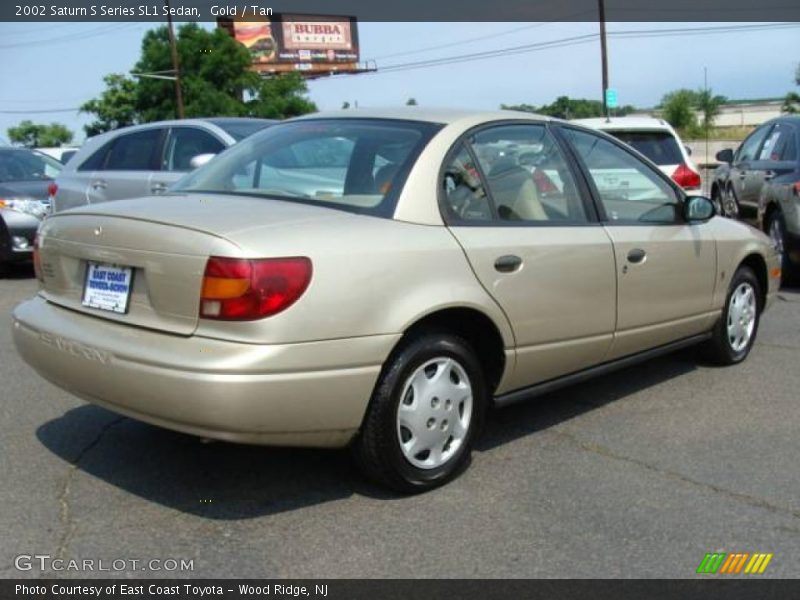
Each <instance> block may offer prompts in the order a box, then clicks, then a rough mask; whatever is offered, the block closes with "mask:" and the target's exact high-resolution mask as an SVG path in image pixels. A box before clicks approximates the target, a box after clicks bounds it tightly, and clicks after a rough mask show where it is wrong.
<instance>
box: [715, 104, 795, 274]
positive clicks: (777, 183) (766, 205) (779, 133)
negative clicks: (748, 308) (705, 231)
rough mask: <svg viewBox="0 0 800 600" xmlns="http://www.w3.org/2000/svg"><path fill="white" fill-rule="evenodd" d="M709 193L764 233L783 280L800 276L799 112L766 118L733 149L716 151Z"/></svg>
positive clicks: (732, 214) (728, 212) (729, 212)
mask: <svg viewBox="0 0 800 600" xmlns="http://www.w3.org/2000/svg"><path fill="white" fill-rule="evenodd" d="M717 160H718V161H720V162H721V163H722V165H721V166H720V167H718V168H717V170H716V171H715V173H714V181H713V183H712V186H711V195H712V198H713V199H714V201H715V203H717V204H718V205H719V206H720V209H721V212H722V214H724V215H725V216H728V217H731V218H740V219H742V220H744V221H746V222H748V223H750V224H752V225H754V226H755V227H757V228H758V229H760V230H761V231H764V232H765V233H767V234H768V235H769V236H770V238H772V242H773V244H774V245H775V247H776V249H777V250H778V252H779V253H780V255H781V257H782V268H783V273H784V280H786V281H789V280H791V281H797V280H798V278H800V116H785V117H780V118H777V119H773V120H772V121H768V122H766V123H764V124H763V125H761V126H760V127H758V128H757V129H756V130H755V131H753V132H752V133H751V134H750V135H749V136H748V137H747V138H746V139H745V140H744V141H743V142H742V143H741V144H740V145H739V147H738V148H737V149H736V150H735V151H734V150H732V149H726V150H722V151H721V152H719V153H717Z"/></svg>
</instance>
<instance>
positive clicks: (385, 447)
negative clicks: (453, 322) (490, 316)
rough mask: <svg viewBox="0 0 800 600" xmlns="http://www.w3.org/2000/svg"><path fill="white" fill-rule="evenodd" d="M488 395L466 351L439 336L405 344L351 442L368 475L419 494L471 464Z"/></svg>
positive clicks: (384, 373) (464, 344)
mask: <svg viewBox="0 0 800 600" xmlns="http://www.w3.org/2000/svg"><path fill="white" fill-rule="evenodd" d="M487 404H488V391H487V387H486V383H485V379H484V375H483V371H482V369H481V366H480V364H479V362H478V359H477V357H476V355H475V352H474V351H473V350H472V348H471V347H470V345H469V344H468V343H467V342H466V341H465V340H464V339H462V338H460V337H458V336H455V335H452V334H450V333H444V332H428V333H424V334H421V335H416V336H414V337H412V338H409V339H408V340H407V341H406V342H405V343H403V345H402V346H401V347H400V348H398V349H397V350H396V351H395V352H393V353H392V355H391V356H390V358H389V359H388V360H387V362H386V364H385V365H384V368H383V371H382V372H381V375H380V378H379V380H378V383H377V385H376V387H375V391H374V392H373V395H372V399H371V400H370V404H369V407H368V409H367V414H366V416H365V417H364V422H363V423H362V427H361V431H360V432H359V434H358V436H357V437H356V439H355V440H354V442H353V447H352V450H353V454H354V457H355V459H356V462H357V463H358V465H359V466H360V467H361V469H362V471H363V472H364V474H365V475H367V477H369V478H370V479H372V480H373V481H375V482H377V483H380V484H382V485H385V486H388V487H390V488H392V489H394V490H397V491H399V492H404V493H418V492H424V491H427V490H429V489H433V488H435V487H437V486H440V485H442V484H444V483H446V482H448V481H450V480H451V479H452V478H453V477H455V476H456V475H458V474H459V473H460V472H461V471H463V469H464V468H465V467H466V466H467V465H468V464H469V459H470V450H471V446H472V442H473V440H474V439H475V437H476V435H477V433H478V431H479V430H480V428H481V425H482V423H483V419H484V415H485V411H486V406H487Z"/></svg>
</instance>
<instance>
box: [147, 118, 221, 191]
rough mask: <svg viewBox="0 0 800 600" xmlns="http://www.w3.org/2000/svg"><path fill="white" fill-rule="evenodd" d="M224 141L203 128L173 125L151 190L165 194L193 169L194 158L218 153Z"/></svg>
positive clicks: (154, 173)
mask: <svg viewBox="0 0 800 600" xmlns="http://www.w3.org/2000/svg"><path fill="white" fill-rule="evenodd" d="M225 147H226V145H225V143H224V142H223V141H222V140H220V139H219V138H218V137H216V136H215V135H213V134H211V133H210V132H208V131H205V130H204V129H202V128H200V127H189V126H186V127H183V126H181V127H170V129H169V133H168V134H167V139H166V142H165V143H164V151H163V155H162V157H161V163H160V167H159V170H158V171H154V172H153V173H152V175H151V176H150V181H149V183H148V189H149V193H151V194H162V193H164V192H165V191H166V190H167V188H168V187H169V186H171V185H172V184H173V183H175V182H176V181H178V180H179V179H180V178H181V177H183V176H184V175H186V173H188V172H189V171H191V170H192V165H191V162H192V159H193V158H194V157H195V156H199V155H201V154H219V153H220V152H222V151H223V150H224V149H225Z"/></svg>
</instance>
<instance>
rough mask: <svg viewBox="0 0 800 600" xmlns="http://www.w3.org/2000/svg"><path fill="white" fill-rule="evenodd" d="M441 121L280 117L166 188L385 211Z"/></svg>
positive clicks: (388, 211) (391, 207)
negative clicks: (291, 119)
mask: <svg viewBox="0 0 800 600" xmlns="http://www.w3.org/2000/svg"><path fill="white" fill-rule="evenodd" d="M440 127H441V126H440V125H437V124H433V123H420V122H416V121H400V120H397V121H395V120H384V119H308V120H302V121H294V122H288V123H281V124H279V125H274V126H272V127H269V128H268V129H266V130H264V131H262V132H260V133H258V134H256V135H254V136H251V137H249V138H246V139H245V140H243V141H242V142H240V143H238V144H236V145H235V146H232V147H231V148H230V149H228V150H226V151H225V152H223V153H222V154H220V155H219V156H218V157H217V158H216V159H214V160H213V161H211V162H209V163H208V164H207V165H205V166H203V167H201V168H200V169H198V170H197V171H195V172H194V173H192V174H191V175H189V176H187V177H186V178H184V179H182V180H181V181H180V182H179V183H178V184H177V185H176V186H175V187H174V188H173V190H174V191H177V192H201V193H203V192H206V193H210V192H216V193H220V192H221V193H226V194H241V195H247V196H263V197H265V198H276V199H280V200H291V201H296V202H302V203H307V204H315V205H321V206H328V207H331V208H340V209H345V210H351V211H354V212H362V213H367V214H373V215H376V216H387V217H388V216H391V215H392V214H393V212H394V205H395V203H396V201H397V195H398V194H399V192H400V189H401V188H402V186H403V183H404V182H405V178H406V175H407V174H408V171H409V170H410V168H411V166H412V165H413V164H414V161H415V160H416V158H417V156H419V153H420V152H421V151H422V149H423V148H424V147H425V144H427V143H428V141H429V140H430V139H431V137H432V136H433V135H434V133H435V132H436V131H438V129H439V128H440Z"/></svg>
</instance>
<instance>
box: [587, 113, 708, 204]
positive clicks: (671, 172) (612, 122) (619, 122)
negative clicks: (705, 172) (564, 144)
mask: <svg viewBox="0 0 800 600" xmlns="http://www.w3.org/2000/svg"><path fill="white" fill-rule="evenodd" d="M574 122H575V123H580V124H582V125H585V126H587V127H592V128H594V129H599V130H601V131H605V132H607V133H609V134H611V135H613V136H614V137H615V138H617V139H619V140H622V141H623V142H625V143H626V144H628V145H630V146H632V147H633V148H635V149H636V150H638V151H639V152H641V153H642V154H644V155H645V156H646V157H647V158H649V159H650V160H652V161H653V162H654V163H655V164H656V165H658V168H659V169H661V170H662V171H663V172H664V173H665V174H666V175H668V176H669V177H671V178H672V180H673V181H675V183H677V184H678V185H679V186H681V187H682V188H683V189H685V190H693V191H696V190H699V189H700V188H701V187H702V180H701V179H700V173H699V171H698V170H697V167H696V166H695V164H694V163H693V162H692V159H691V158H689V152H688V150H687V149H686V146H684V145H683V142H682V141H681V138H680V137H678V134H677V133H675V130H674V129H673V128H672V126H671V125H670V124H669V123H667V122H666V121H664V120H662V119H655V118H653V117H613V118H610V119H602V118H601V119H575V120H574Z"/></svg>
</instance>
